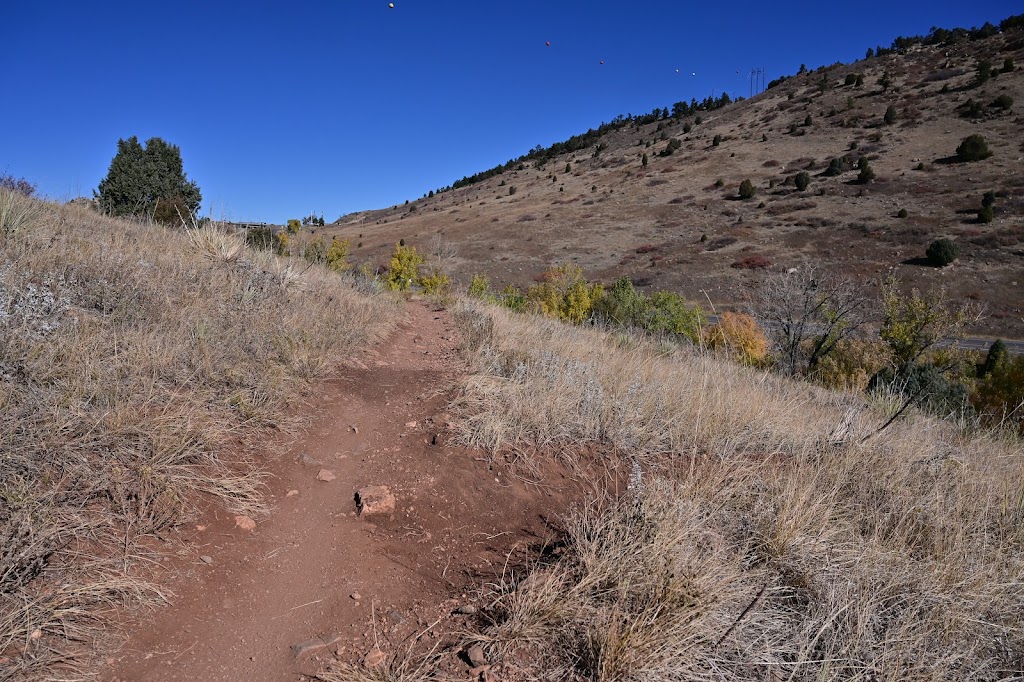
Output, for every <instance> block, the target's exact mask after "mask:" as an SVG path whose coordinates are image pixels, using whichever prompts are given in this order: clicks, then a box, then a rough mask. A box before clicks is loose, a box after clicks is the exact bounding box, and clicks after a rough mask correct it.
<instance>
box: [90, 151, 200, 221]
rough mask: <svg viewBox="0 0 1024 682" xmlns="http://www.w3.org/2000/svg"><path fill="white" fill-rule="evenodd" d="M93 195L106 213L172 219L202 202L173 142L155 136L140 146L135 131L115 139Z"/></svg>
mask: <svg viewBox="0 0 1024 682" xmlns="http://www.w3.org/2000/svg"><path fill="white" fill-rule="evenodd" d="M94 195H95V197H96V199H97V200H98V202H99V206H100V208H101V209H102V210H103V211H104V212H106V213H108V214H109V215H114V216H128V215H136V216H150V217H153V218H155V219H157V220H161V221H163V222H171V223H176V222H179V221H180V220H181V219H182V218H187V217H188V216H189V215H192V214H195V213H196V212H197V211H198V210H199V204H200V203H201V202H202V194H201V193H200V191H199V187H198V186H197V185H196V183H195V182H192V181H191V180H189V179H188V178H187V177H186V176H185V171H184V166H183V164H182V161H181V150H180V149H179V148H178V147H177V146H176V145H173V144H169V143H167V142H165V141H163V140H162V139H160V138H159V137H154V138H151V139H149V140H148V141H147V142H146V145H145V147H143V145H142V144H140V143H139V140H138V138H137V137H135V136H134V135H133V136H132V137H129V138H128V139H127V140H118V141H117V154H116V155H115V156H114V158H113V160H112V161H111V162H110V169H109V170H108V171H107V176H106V177H105V178H104V179H103V181H102V182H100V185H99V188H98V189H97V191H96V192H94ZM179 214H180V215H179Z"/></svg>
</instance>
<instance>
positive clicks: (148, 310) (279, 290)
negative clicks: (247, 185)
mask: <svg viewBox="0 0 1024 682" xmlns="http://www.w3.org/2000/svg"><path fill="white" fill-rule="evenodd" d="M0 206H3V207H4V210H3V225H2V227H3V230H2V231H0V679H5V680H6V679H22V678H25V679H35V678H54V679H57V678H59V679H73V678H75V677H77V676H80V675H81V674H83V671H82V670H80V669H79V665H80V664H81V660H82V655H83V654H88V653H89V650H90V649H91V648H92V647H94V645H95V643H96V638H97V637H98V636H99V635H100V634H101V633H102V632H103V625H104V620H103V615H104V613H105V612H106V611H108V610H109V609H110V608H111V607H114V606H118V605H132V604H139V603H149V602H154V601H158V600H160V599H162V598H163V596H164V595H163V593H162V592H161V590H160V588H159V586H158V585H156V584H154V583H152V582H147V580H146V579H145V576H146V575H147V568H148V567H149V566H150V565H151V562H152V560H153V558H154V557H153V555H152V554H153V552H152V550H151V549H147V548H152V547H153V546H154V544H155V543H153V542H152V539H153V538H154V537H159V536H160V534H161V533H162V532H163V531H164V530H165V529H167V528H168V527H169V526H172V525H174V524H176V523H179V522H181V520H182V519H183V518H185V517H186V516H187V514H188V513H189V512H190V511H191V510H192V509H193V505H194V504H195V503H196V502H197V499H198V497H199V496H200V494H201V495H205V496H211V497H213V498H216V499H217V500H218V501H219V502H220V503H221V504H223V505H224V506H226V507H227V508H228V509H230V510H232V511H234V512H236V513H247V514H259V513H261V512H262V511H263V506H262V502H261V495H262V479H263V476H262V475H261V473H260V471H261V466H262V464H263V462H264V461H265V458H266V457H267V456H268V455H269V454H271V448H270V447H269V446H268V445H267V443H268V441H270V440H271V439H272V438H273V436H274V434H277V433H281V432H284V433H290V432H293V431H294V430H295V429H296V428H297V427H299V426H300V425H301V416H300V412H299V411H298V410H296V409H295V408H297V407H299V406H301V401H302V400H303V396H304V395H305V394H306V393H307V392H308V389H309V388H310V386H311V382H312V380H315V379H317V378H319V377H323V376H325V375H327V374H328V373H330V372H331V371H332V368H334V367H335V366H336V365H337V363H338V362H339V361H341V360H342V359H343V358H345V357H347V356H349V355H351V354H352V353H354V352H356V351H358V350H359V349H361V348H363V347H365V346H366V345H368V344H371V343H373V342H375V341H376V340H378V339H380V338H381V337H382V335H383V334H384V333H385V332H386V331H387V329H388V327H389V324H390V323H389V320H390V319H392V318H393V317H394V315H393V308H392V306H393V304H392V303H391V302H390V300H389V299H385V298H381V297H373V296H367V295H364V294H362V293H359V292H357V291H356V290H355V283H354V282H353V280H351V279H347V278H345V277H341V276H338V275H336V274H334V273H331V272H328V271H327V270H325V269H323V268H320V267H311V266H309V265H308V264H305V263H302V264H301V265H300V264H297V263H293V262H290V261H287V260H282V259H278V258H276V257H274V256H272V255H269V254H267V253H263V252H254V251H252V250H250V249H248V248H246V247H245V246H244V245H243V243H242V241H241V239H240V238H239V237H238V236H237V235H232V234H227V233H224V232H222V231H220V230H219V229H218V228H217V227H216V226H208V227H206V228H203V229H202V230H192V231H189V232H186V231H184V230H169V229H165V228H162V227H158V226H153V225H143V224H137V223H132V222H127V221H120V220H112V219H107V218H104V217H101V216H99V215H97V214H95V213H93V212H90V211H88V210H87V209H81V208H76V207H71V206H64V207H61V206H55V205H50V204H45V203H42V202H37V201H34V200H30V199H26V198H24V197H20V196H15V195H12V194H10V193H8V192H3V196H0Z"/></svg>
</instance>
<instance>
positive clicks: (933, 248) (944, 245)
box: [925, 238, 960, 267]
mask: <svg viewBox="0 0 1024 682" xmlns="http://www.w3.org/2000/svg"><path fill="white" fill-rule="evenodd" d="M925 255H926V256H927V257H928V262H929V263H931V264H932V265H934V266H936V267H943V266H945V265H949V264H950V263H952V262H953V261H955V260H956V259H957V256H959V255H960V249H959V248H957V245H956V244H954V243H953V242H952V241H950V240H949V239H945V238H943V239H936V240H935V241H933V242H932V243H931V244H929V245H928V251H927V253H926V254H925Z"/></svg>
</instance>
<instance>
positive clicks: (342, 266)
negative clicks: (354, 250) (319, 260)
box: [327, 237, 351, 272]
mask: <svg viewBox="0 0 1024 682" xmlns="http://www.w3.org/2000/svg"><path fill="white" fill-rule="evenodd" d="M348 246H349V241H348V240H347V239H345V240H341V239H338V238H337V237H335V238H334V239H332V240H331V248H329V249H327V267H329V268H330V269H331V270H334V271H335V272H342V271H344V270H348V269H349V267H351V266H350V265H349V263H348Z"/></svg>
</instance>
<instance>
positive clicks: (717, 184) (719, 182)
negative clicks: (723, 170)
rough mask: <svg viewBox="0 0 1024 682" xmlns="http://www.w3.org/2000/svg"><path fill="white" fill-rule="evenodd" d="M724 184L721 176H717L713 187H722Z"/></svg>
mask: <svg viewBox="0 0 1024 682" xmlns="http://www.w3.org/2000/svg"><path fill="white" fill-rule="evenodd" d="M724 186H725V181H724V180H722V178H718V179H717V180H715V187H724Z"/></svg>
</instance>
